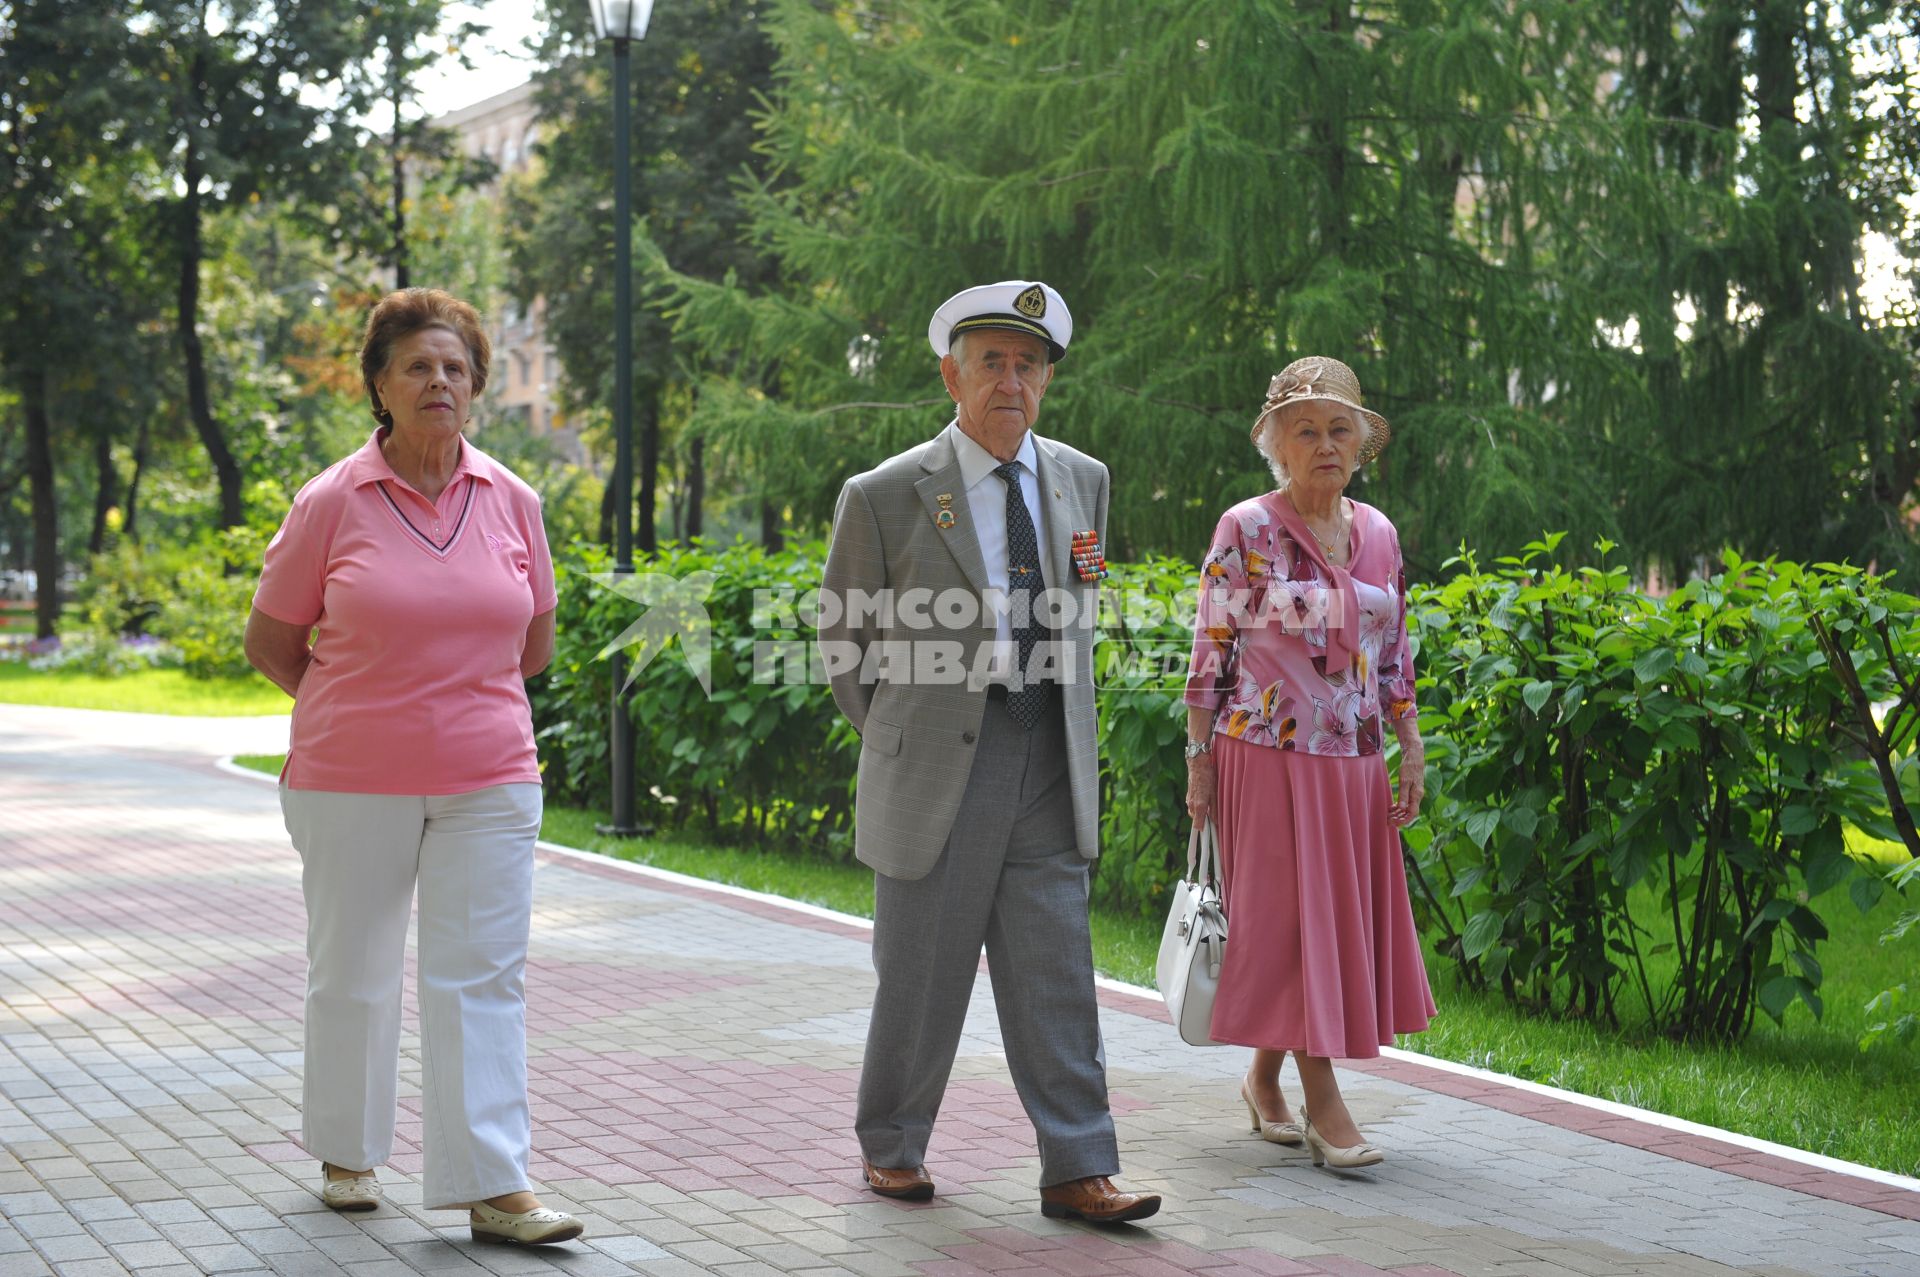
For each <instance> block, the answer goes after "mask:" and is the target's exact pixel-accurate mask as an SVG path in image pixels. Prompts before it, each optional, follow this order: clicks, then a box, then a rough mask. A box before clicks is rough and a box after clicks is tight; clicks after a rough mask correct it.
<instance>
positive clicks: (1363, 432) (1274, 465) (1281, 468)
mask: <svg viewBox="0 0 1920 1277" xmlns="http://www.w3.org/2000/svg"><path fill="white" fill-rule="evenodd" d="M1303 402H1307V403H1310V402H1312V401H1311V400H1305V401H1303ZM1299 406H1300V404H1297V403H1291V404H1287V405H1285V406H1283V407H1279V408H1275V409H1274V410H1273V411H1272V412H1270V413H1268V414H1267V415H1266V416H1265V417H1262V418H1261V419H1260V427H1259V429H1258V430H1257V431H1256V432H1255V433H1254V436H1253V446H1254V447H1255V448H1257V449H1259V451H1260V455H1261V456H1263V457H1265V458H1266V459H1267V469H1269V470H1271V471H1273V485H1274V487H1275V488H1277V489H1280V490H1281V491H1285V490H1286V486H1287V485H1288V484H1289V483H1292V482H1293V479H1292V477H1291V476H1290V475H1288V474H1287V467H1286V463H1285V462H1283V461H1281V460H1280V449H1279V448H1277V447H1273V446H1271V445H1270V444H1269V443H1268V441H1269V440H1270V439H1272V438H1273V434H1274V430H1275V429H1276V428H1277V427H1279V426H1282V425H1285V424H1287V423H1289V422H1291V421H1292V420H1293V415H1294V414H1293V410H1294V409H1295V408H1298V407H1299ZM1354 415H1355V416H1356V417H1358V418H1359V421H1360V451H1361V452H1362V453H1364V452H1365V451H1366V447H1367V441H1368V440H1370V439H1372V438H1373V422H1372V421H1370V420H1368V419H1367V414H1365V413H1364V412H1362V413H1356V414H1354Z"/></svg>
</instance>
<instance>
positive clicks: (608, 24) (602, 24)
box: [591, 0, 653, 40]
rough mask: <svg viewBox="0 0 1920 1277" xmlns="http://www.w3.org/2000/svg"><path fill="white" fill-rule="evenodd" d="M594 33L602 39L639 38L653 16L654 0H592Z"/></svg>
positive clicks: (643, 33) (644, 34)
mask: <svg viewBox="0 0 1920 1277" xmlns="http://www.w3.org/2000/svg"><path fill="white" fill-rule="evenodd" d="M591 2H592V5H593V33H594V34H595V35H597V36H599V37H600V38H601V39H602V40H639V39H643V38H644V37H645V36H646V34H647V23H648V21H649V20H650V19H651V18H652V17H653V0H591Z"/></svg>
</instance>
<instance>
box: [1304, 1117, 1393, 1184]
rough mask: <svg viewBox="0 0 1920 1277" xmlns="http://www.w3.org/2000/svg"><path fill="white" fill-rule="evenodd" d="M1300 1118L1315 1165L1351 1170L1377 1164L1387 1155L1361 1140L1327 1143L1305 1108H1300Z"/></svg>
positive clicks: (1308, 1149)
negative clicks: (1340, 1144) (1342, 1143)
mask: <svg viewBox="0 0 1920 1277" xmlns="http://www.w3.org/2000/svg"><path fill="white" fill-rule="evenodd" d="M1300 1120H1301V1121H1302V1122H1304V1123H1305V1124H1306V1131H1305V1133H1306V1137H1307V1151H1308V1152H1309V1153H1311V1154H1312V1155H1313V1164H1314V1165H1315V1166H1322V1165H1324V1166H1331V1167H1333V1168H1334V1169H1336V1170H1342V1171H1352V1170H1358V1169H1359V1168H1360V1167H1362V1166H1378V1165H1379V1164H1380V1163H1381V1162H1384V1161H1386V1160H1387V1155H1386V1154H1385V1153H1383V1152H1381V1151H1380V1150H1379V1149H1378V1148H1376V1147H1375V1146H1374V1145H1372V1144H1368V1143H1366V1142H1365V1141H1362V1142H1360V1143H1358V1144H1349V1145H1348V1146H1347V1147H1345V1148H1341V1147H1340V1146H1339V1145H1338V1144H1329V1143H1328V1142H1327V1141H1326V1139H1325V1138H1324V1137H1323V1136H1322V1135H1321V1134H1320V1132H1319V1131H1316V1130H1314V1129H1313V1118H1312V1117H1311V1116H1309V1115H1308V1113H1307V1111H1306V1110H1305V1109H1301V1110H1300Z"/></svg>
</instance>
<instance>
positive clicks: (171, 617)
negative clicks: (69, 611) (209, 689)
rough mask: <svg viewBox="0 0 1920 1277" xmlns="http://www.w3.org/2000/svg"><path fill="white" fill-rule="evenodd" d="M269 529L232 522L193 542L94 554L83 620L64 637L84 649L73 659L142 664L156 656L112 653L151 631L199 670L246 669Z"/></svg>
mask: <svg viewBox="0 0 1920 1277" xmlns="http://www.w3.org/2000/svg"><path fill="white" fill-rule="evenodd" d="M271 536H272V529H271V528H252V527H241V528H230V529H228V530H226V531H224V532H218V533H207V534H204V535H203V536H201V537H200V538H198V539H197V540H195V541H194V542H193V543H192V544H189V545H165V546H155V547H151V548H148V547H142V546H139V545H135V544H132V543H122V544H121V545H119V546H117V547H115V548H114V549H112V550H110V551H107V552H105V553H102V554H98V555H95V556H94V558H93V561H92V563H91V564H89V565H88V568H87V575H86V578H85V581H84V583H83V584H82V587H81V590H80V592H79V599H78V604H79V606H78V609H77V610H78V613H79V616H80V624H79V626H77V627H76V628H75V630H74V632H73V633H72V634H70V635H67V636H63V643H62V646H63V647H64V648H72V649H74V650H75V651H77V652H79V653H81V654H82V655H81V656H79V657H77V658H75V659H74V660H73V661H69V662H68V663H69V664H78V665H81V666H83V667H85V668H89V669H93V670H95V672H98V673H104V674H112V673H119V672H123V671H124V670H127V669H133V668H144V667H146V666H147V665H150V664H152V663H153V659H152V658H150V657H142V658H141V659H140V660H139V661H138V662H137V663H134V662H132V661H131V660H130V658H127V657H125V656H116V655H111V654H113V653H118V652H119V651H120V649H122V648H125V647H126V646H127V645H126V644H125V643H117V642H116V641H115V640H116V639H129V638H135V637H138V636H142V635H151V636H152V637H153V638H156V639H159V640H160V641H161V642H162V643H163V644H164V648H162V649H160V650H162V651H163V652H164V653H165V657H164V659H166V660H168V661H177V663H178V664H179V665H180V666H181V667H182V668H183V669H184V670H185V671H186V672H187V674H188V675H189V676H191V677H193V678H238V677H242V676H244V675H246V674H247V673H249V672H250V668H251V667H249V666H248V664H247V658H246V653H245V651H244V650H243V639H244V638H245V635H246V628H247V612H248V609H249V606H250V604H251V602H252V599H253V586H254V582H255V580H256V579H257V578H258V576H259V573H260V556H261V553H262V552H263V551H264V550H265V548H266V544H267V541H268V539H269V538H270V537H271ZM134 646H135V647H139V646H140V645H137V644H136V645H134ZM96 654H97V655H96Z"/></svg>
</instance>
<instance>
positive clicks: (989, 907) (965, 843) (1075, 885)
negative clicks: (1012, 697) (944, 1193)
mask: <svg viewBox="0 0 1920 1277" xmlns="http://www.w3.org/2000/svg"><path fill="white" fill-rule="evenodd" d="M1087 866H1088V862H1087V861H1086V860H1085V859H1084V858H1083V857H1082V856H1081V855H1080V853H1079V852H1078V851H1077V850H1076V849H1075V846H1074V832H1073V801H1072V797H1071V795H1070V793H1069V791H1068V782H1067V763H1066V732H1065V727H1064V725H1063V724H1062V721H1061V717H1060V708H1059V698H1058V696H1057V695H1056V697H1055V702H1054V705H1053V707H1052V708H1051V709H1050V711H1049V712H1048V713H1047V714H1046V715H1044V716H1043V718H1042V720H1041V722H1040V723H1039V724H1037V725H1036V726H1035V727H1034V729H1033V730H1032V731H1031V732H1029V731H1026V730H1024V729H1023V728H1021V726H1020V725H1019V723H1017V722H1015V721H1014V719H1013V718H1012V716H1011V715H1009V714H1008V713H1007V707H1006V704H1005V702H1004V701H1002V700H1000V699H998V698H997V697H996V698H990V699H989V700H988V702H987V709H986V717H985V719H984V720H983V721H982V723H981V725H980V746H979V749H978V751H977V752H976V753H975V755H974V762H973V771H972V773H971V774H970V775H969V776H968V778H967V788H966V792H965V794H964V796H963V797H962V799H961V802H960V811H959V814H958V815H957V816H956V817H955V819H954V822H953V832H952V833H951V834H949V835H948V837H947V845H946V849H945V850H944V851H943V852H942V853H941V855H940V859H939V861H938V862H936V863H935V865H934V867H933V869H932V871H931V872H929V873H928V874H927V876H926V877H924V878H921V879H918V880H916V881H912V882H907V881H903V880H901V879H898V878H890V877H887V876H886V875H884V874H883V875H880V876H878V877H876V878H875V880H874V902H873V903H874V930H873V965H874V970H875V971H876V972H878V974H879V977H880V986H879V989H878V991H877V992H876V993H875V995H874V1003H873V1019H872V1022H871V1024H870V1025H869V1027H868V1029H867V1052H866V1061H865V1064H864V1066H863V1068H862V1070H861V1074H860V1095H859V1102H858V1105H857V1108H856V1110H855V1114H854V1131H855V1133H856V1134H857V1135H858V1136H859V1139H860V1150H861V1152H862V1153H863V1154H865V1156H866V1158H867V1160H868V1161H869V1162H871V1163H872V1164H873V1165H875V1166H888V1167H913V1166H919V1165H922V1164H923V1163H924V1162H925V1161H926V1153H927V1141H928V1138H929V1137H930V1136H931V1135H932V1133H933V1122H934V1118H935V1117H936V1116H937V1115H938V1114H939V1111H940V1101H941V1098H942V1096H943V1095H944V1094H945V1092H946V1089H947V1078H948V1076H949V1075H950V1074H951V1073H952V1071H953V1060H954V1055H955V1053H956V1052H957V1051H958V1050H959V1046H960V1032H961V1028H962V1026H963V1024H964V1022H965V1019H966V1013H967V1003H968V1001H969V1000H970V998H971V997H972V994H973V979H974V975H975V973H976V972H977V971H978V969H979V965H980V948H981V945H982V944H983V943H984V944H985V946H986V950H987V970H988V974H989V975H990V977H991V978H992V980H993V997H994V1003H995V1005H996V1006H997V1007H998V1009H999V1013H1000V1034H1001V1037H1002V1039H1003V1041H1004V1042H1005V1045H1006V1052H1007V1068H1008V1070H1009V1071H1010V1072H1011V1073H1012V1074H1013V1084H1014V1087H1015V1088H1016V1089H1017V1090H1018V1091H1019V1093H1020V1102H1021V1104H1022V1105H1024V1106H1025V1108H1026V1110H1027V1117H1028V1118H1029V1119H1030V1120H1031V1121H1032V1122H1033V1129H1034V1134H1035V1135H1036V1136H1037V1138H1038V1141H1039V1145H1040V1183H1041V1185H1042V1186H1043V1187H1044V1186H1046V1185H1050V1184H1060V1183H1065V1182H1066V1181H1068V1180H1073V1179H1080V1178H1082V1177H1084V1176H1088V1175H1113V1174H1116V1173H1118V1171H1119V1169H1120V1152H1119V1146H1118V1143H1117V1141H1116V1139H1115V1136H1114V1130H1113V1115H1112V1113H1111V1112H1110V1111H1109V1109H1108V1107H1107V1073H1106V1052H1105V1049H1104V1048H1103V1047H1102V1046H1101V1043H1100V1018H1099V1009H1098V1005H1097V1004H1096V1002H1095V1001H1094V991H1093V952H1092V942H1091V939H1090V938H1089V935H1088V931H1087V874H1088V867H1087Z"/></svg>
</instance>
